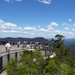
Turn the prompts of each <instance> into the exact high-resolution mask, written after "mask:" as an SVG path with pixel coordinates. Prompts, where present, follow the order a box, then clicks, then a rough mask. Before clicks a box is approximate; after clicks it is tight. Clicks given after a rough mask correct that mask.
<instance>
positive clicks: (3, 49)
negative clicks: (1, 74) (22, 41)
mask: <svg viewBox="0 0 75 75" xmlns="http://www.w3.org/2000/svg"><path fill="white" fill-rule="evenodd" d="M15 49H22V45H20V46H19V48H17V45H14V46H13V45H11V50H15ZM4 51H6V50H5V45H0V52H4Z"/></svg>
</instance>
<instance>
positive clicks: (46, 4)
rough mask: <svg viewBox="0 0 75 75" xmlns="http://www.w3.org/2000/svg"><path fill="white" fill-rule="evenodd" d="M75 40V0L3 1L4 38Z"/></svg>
mask: <svg viewBox="0 0 75 75" xmlns="http://www.w3.org/2000/svg"><path fill="white" fill-rule="evenodd" d="M56 34H61V35H64V36H65V37H66V38H75V0H0V37H28V38H34V37H44V38H54V36H55V35H56Z"/></svg>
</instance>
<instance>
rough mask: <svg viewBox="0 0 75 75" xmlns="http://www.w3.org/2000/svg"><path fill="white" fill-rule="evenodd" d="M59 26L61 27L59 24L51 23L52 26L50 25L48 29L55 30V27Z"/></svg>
mask: <svg viewBox="0 0 75 75" xmlns="http://www.w3.org/2000/svg"><path fill="white" fill-rule="evenodd" d="M57 26H59V25H58V24H57V23H55V22H51V23H50V25H48V26H47V27H49V28H54V27H57Z"/></svg>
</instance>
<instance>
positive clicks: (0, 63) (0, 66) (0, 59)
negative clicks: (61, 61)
mask: <svg viewBox="0 0 75 75" xmlns="http://www.w3.org/2000/svg"><path fill="white" fill-rule="evenodd" d="M1 70H2V57H1V56H0V72H1Z"/></svg>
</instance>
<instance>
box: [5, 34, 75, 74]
mask: <svg viewBox="0 0 75 75" xmlns="http://www.w3.org/2000/svg"><path fill="white" fill-rule="evenodd" d="M55 37H57V39H58V40H54V39H52V40H51V41H50V42H51V44H50V46H53V47H54V52H55V53H56V56H55V57H54V58H53V59H51V58H47V59H44V58H43V56H42V55H41V52H40V51H38V50H36V51H35V52H34V53H32V52H29V51H27V52H25V54H20V56H21V60H20V61H18V60H17V59H16V60H14V59H13V58H12V59H11V60H10V61H9V62H8V63H7V66H6V71H7V75H75V68H74V64H75V58H74V57H73V56H72V55H71V51H70V48H64V44H63V41H62V38H64V36H63V35H56V36H55Z"/></svg>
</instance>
